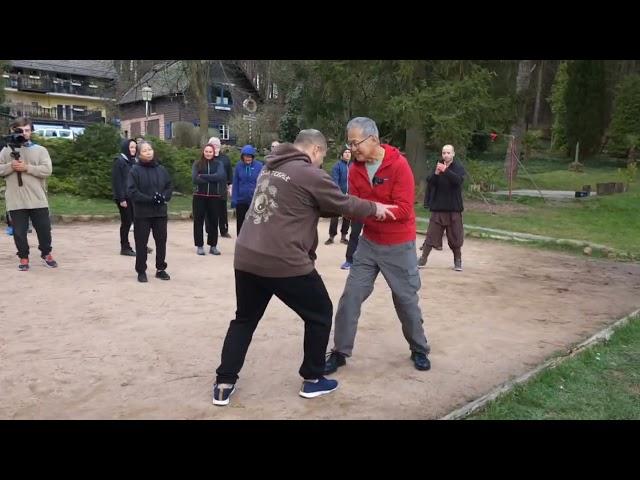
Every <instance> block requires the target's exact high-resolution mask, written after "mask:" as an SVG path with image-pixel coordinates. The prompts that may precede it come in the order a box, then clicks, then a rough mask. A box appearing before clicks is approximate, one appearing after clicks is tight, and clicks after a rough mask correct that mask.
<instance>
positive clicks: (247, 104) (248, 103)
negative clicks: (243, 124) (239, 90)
mask: <svg viewBox="0 0 640 480" xmlns="http://www.w3.org/2000/svg"><path fill="white" fill-rule="evenodd" d="M242 106H243V107H244V109H245V110H246V111H247V112H249V113H256V110H258V104H257V103H256V101H255V100H254V99H253V98H251V97H249V98H247V99H245V101H244V102H242Z"/></svg>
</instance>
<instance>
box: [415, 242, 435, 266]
mask: <svg viewBox="0 0 640 480" xmlns="http://www.w3.org/2000/svg"><path fill="white" fill-rule="evenodd" d="M432 248H433V247H432V246H431V245H427V241H426V240H425V241H424V244H423V245H422V255H420V258H419V259H418V267H424V266H425V265H426V264H427V258H429V254H430V253H431V249H432Z"/></svg>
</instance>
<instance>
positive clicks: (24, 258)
mask: <svg viewBox="0 0 640 480" xmlns="http://www.w3.org/2000/svg"><path fill="white" fill-rule="evenodd" d="M32 132H33V123H32V122H31V120H29V119H27V118H24V117H21V118H17V119H16V120H15V121H14V122H13V123H12V124H11V135H8V136H7V137H5V142H6V143H7V146H6V147H5V148H3V149H2V151H1V152H0V176H2V177H4V178H5V181H6V183H7V190H6V195H5V197H6V202H7V210H8V211H9V215H10V216H11V221H12V223H13V239H14V241H15V244H16V248H17V249H18V253H17V255H18V257H19V258H20V264H19V265H18V269H19V270H20V271H23V272H26V271H28V270H29V242H28V240H27V230H28V228H29V219H31V223H32V224H33V227H34V228H35V229H36V234H37V235H38V248H39V249H40V257H41V258H42V261H43V262H44V265H46V266H47V267H49V268H55V267H57V266H58V263H57V262H56V261H55V260H54V259H53V257H52V256H51V221H50V219H49V201H48V199H47V189H46V178H47V177H49V176H50V175H51V171H52V166H51V157H49V152H48V151H47V149H46V148H44V147H42V146H40V145H35V144H34V143H33V142H32V141H31V134H32Z"/></svg>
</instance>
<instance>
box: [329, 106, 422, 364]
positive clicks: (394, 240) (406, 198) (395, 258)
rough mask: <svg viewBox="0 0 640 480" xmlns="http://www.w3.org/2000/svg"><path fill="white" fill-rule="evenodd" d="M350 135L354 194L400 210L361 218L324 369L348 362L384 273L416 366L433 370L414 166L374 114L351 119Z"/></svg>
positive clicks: (350, 186)
mask: <svg viewBox="0 0 640 480" xmlns="http://www.w3.org/2000/svg"><path fill="white" fill-rule="evenodd" d="M347 137H348V143H347V145H348V146H349V148H350V149H351V152H352V154H353V156H354V157H355V160H356V161H355V163H354V164H353V165H352V166H351V168H350V170H349V194H350V195H354V196H356V197H359V198H361V199H363V200H372V201H376V202H380V203H384V204H391V205H396V206H397V210H395V212H394V213H395V218H391V219H389V218H385V219H384V220H377V219H371V218H366V219H362V220H360V221H361V222H362V223H363V224H364V232H363V234H362V237H361V238H360V240H359V242H358V249H357V250H356V251H355V254H354V255H353V265H352V266H351V268H350V269H349V276H348V277H347V283H346V285H345V287H344V292H343V293H342V297H340V302H339V303H338V311H337V312H336V316H335V330H334V334H333V342H334V347H333V349H332V351H331V353H330V355H329V357H328V358H327V361H326V365H325V374H326V375H328V374H330V373H333V372H335V371H336V370H337V369H338V368H339V367H341V366H343V365H345V364H346V357H350V356H351V353H352V351H353V346H354V343H355V337H356V330H357V328H358V319H359V318H360V310H361V307H362V303H363V302H364V301H365V300H366V299H367V298H368V297H369V295H371V292H373V286H374V283H375V281H376V278H377V277H378V274H379V273H382V275H383V277H384V279H385V280H386V281H387V284H388V285H389V288H390V289H391V297H392V300H393V305H394V307H395V310H396V313H397V315H398V318H399V319H400V323H401V324H402V333H403V334H404V338H405V339H406V340H407V343H408V344H409V350H410V351H411V357H410V358H411V360H412V362H413V364H414V367H415V368H417V369H418V370H429V369H430V368H431V362H430V361H429V358H428V357H427V356H428V354H429V351H430V347H429V345H428V344H427V338H426V336H425V333H424V328H423V326H422V324H423V320H422V311H421V310H420V304H419V297H418V291H419V290H420V287H421V282H420V274H419V272H418V259H417V257H416V214H415V212H414V210H413V202H414V190H415V185H414V178H413V173H412V171H411V167H410V166H409V162H407V159H406V158H405V157H404V156H402V154H401V153H400V151H399V150H398V149H397V148H395V147H392V146H391V145H386V144H383V143H381V142H380V135H379V133H378V127H377V126H376V124H375V122H374V121H373V120H371V119H370V118H366V117H356V118H354V119H352V120H351V121H350V122H349V123H348V124H347ZM352 234H353V233H352Z"/></svg>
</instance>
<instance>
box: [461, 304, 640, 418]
mask: <svg viewBox="0 0 640 480" xmlns="http://www.w3.org/2000/svg"><path fill="white" fill-rule="evenodd" d="M468 418H469V419H472V420H515V419H519V420H552V419H553V420H567V419H576V420H587V419H594V420H595V419H602V420H621V419H634V420H639V419H640V317H636V318H635V319H632V320H631V321H630V322H629V323H628V324H627V325H625V326H624V327H622V328H620V329H618V330H617V331H616V332H615V333H614V334H613V335H612V337H611V338H610V339H609V341H607V342H605V343H603V344H599V345H597V346H594V347H592V348H589V349H587V350H585V351H584V352H581V353H579V354H577V355H576V356H575V357H573V358H570V359H568V360H566V361H565V362H563V363H561V364H560V365H559V366H557V367H556V368H553V369H550V370H547V371H544V372H542V373H540V374H539V375H537V376H536V377H534V378H533V379H531V380H530V381H528V382H526V383H524V384H522V385H518V386H516V387H515V388H514V389H513V390H512V391H510V392H509V393H507V394H505V395H503V396H501V397H499V398H498V399H496V400H495V401H493V402H491V403H489V404H488V405H487V406H486V407H484V408H483V409H482V410H480V411H478V412H476V413H474V414H473V415H471V416H470V417H468Z"/></svg>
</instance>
